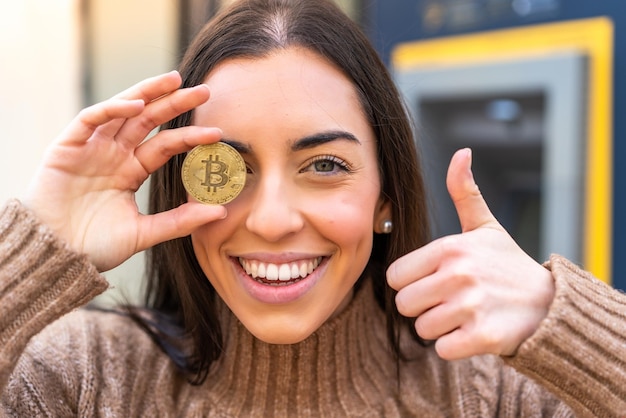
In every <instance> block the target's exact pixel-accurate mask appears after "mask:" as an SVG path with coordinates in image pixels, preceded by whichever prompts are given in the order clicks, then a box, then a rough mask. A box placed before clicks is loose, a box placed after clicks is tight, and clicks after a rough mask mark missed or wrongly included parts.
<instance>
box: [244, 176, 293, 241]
mask: <svg viewBox="0 0 626 418" xmlns="http://www.w3.org/2000/svg"><path fill="white" fill-rule="evenodd" d="M294 187H295V186H293V185H289V184H288V182H286V181H285V180H284V179H283V178H282V177H281V176H279V175H275V176H271V177H266V178H264V179H262V180H261V179H260V181H259V182H258V183H257V184H256V187H255V190H254V191H253V196H254V197H253V199H252V202H251V207H250V212H249V214H248V217H247V219H246V227H247V229H248V230H249V231H251V232H253V233H254V234H257V235H259V236H261V237H263V238H264V239H265V240H267V241H269V242H276V241H279V240H280V239H282V238H284V237H286V236H288V235H290V234H293V233H295V232H297V231H299V230H301V229H302V227H303V226H304V219H303V217H302V213H301V212H300V210H299V209H298V208H299V206H298V201H297V200H298V198H297V196H296V191H295V190H294Z"/></svg>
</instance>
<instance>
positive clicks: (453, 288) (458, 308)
mask: <svg viewBox="0 0 626 418" xmlns="http://www.w3.org/2000/svg"><path fill="white" fill-rule="evenodd" d="M447 186H448V191H449V193H450V196H451V197H452V200H453V201H454V204H455V207H456V210H457V213H458V216H459V219H460V221H461V227H462V233H461V234H458V235H452V236H447V237H443V238H440V239H437V240H435V241H433V242H431V243H430V244H428V245H426V246H424V247H422V248H420V249H418V250H416V251H413V252H411V253H409V254H407V255H405V256H403V257H401V258H400V259H398V260H396V261H395V262H394V263H393V264H392V265H391V266H390V267H389V269H388V270H387V279H388V282H389V285H390V286H391V287H392V288H394V289H396V290H398V294H397V296H396V305H397V307H398V311H399V312H400V313H401V314H403V315H405V316H408V317H417V319H416V321H415V327H416V330H417V332H418V334H419V335H420V336H421V337H422V338H424V339H429V340H437V341H436V343H435V348H436V350H437V352H438V354H439V355H440V356H441V357H442V358H444V359H449V360H452V359H459V358H465V357H470V356H473V355H480V354H487V353H492V354H498V355H505V356H506V355H513V354H515V352H516V350H517V348H518V347H519V346H520V344H521V343H522V342H524V341H525V340H526V339H527V338H528V337H530V336H531V335H532V334H533V333H534V332H535V330H536V329H537V328H538V326H539V324H540V322H541V321H542V320H543V319H544V318H545V316H546V315H547V312H548V309H549V307H550V304H551V303H552V300H553V298H554V282H553V279H552V275H551V273H550V272H549V271H548V270H547V269H545V268H544V267H543V266H541V265H540V264H538V263H537V262H535V261H534V260H533V259H532V258H531V257H530V256H528V255H527V254H526V253H525V252H524V251H523V250H522V249H521V248H520V247H519V246H518V245H517V244H516V243H515V241H514V240H513V239H512V238H511V237H510V236H509V234H508V233H507V232H506V231H505V230H504V228H503V227H502V226H501V225H500V224H499V223H498V221H497V220H496V219H495V218H494V216H493V215H492V214H491V212H490V210H489V208H488V207H487V204H486V203H485V201H484V200H483V197H482V195H481V194H480V191H479V190H478V186H477V185H476V184H475V182H474V178H473V175H472V172H471V151H470V150H469V149H464V150H460V151H457V152H456V154H455V155H454V156H453V157H452V160H451V162H450V167H449V169H448V176H447Z"/></svg>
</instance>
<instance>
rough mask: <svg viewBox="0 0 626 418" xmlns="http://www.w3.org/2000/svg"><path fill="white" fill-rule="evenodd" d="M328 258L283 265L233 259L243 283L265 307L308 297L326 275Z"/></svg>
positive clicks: (314, 258) (310, 259)
mask: <svg viewBox="0 0 626 418" xmlns="http://www.w3.org/2000/svg"><path fill="white" fill-rule="evenodd" d="M328 260H329V257H313V258H304V259H301V260H294V261H290V262H283V263H272V262H267V261H260V260H257V259H252V258H245V257H237V258H233V263H234V264H235V265H236V269H237V270H238V272H239V277H240V283H241V285H242V286H243V288H244V289H245V290H246V292H247V293H248V294H249V295H250V296H252V297H253V298H254V299H256V300H258V301H259V302H262V303H269V304H281V303H289V302H293V301H295V300H297V299H299V298H301V297H302V296H304V295H306V294H307V293H308V292H309V290H311V289H312V288H313V287H314V286H315V284H316V283H317V281H318V280H319V279H320V278H321V277H322V276H323V275H324V272H325V271H326V267H327V265H328Z"/></svg>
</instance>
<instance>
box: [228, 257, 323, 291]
mask: <svg viewBox="0 0 626 418" xmlns="http://www.w3.org/2000/svg"><path fill="white" fill-rule="evenodd" d="M321 261H322V257H317V258H312V259H309V260H300V261H294V262H291V263H282V264H274V263H265V262H262V261H258V260H247V259H244V258H241V257H240V258H239V264H241V267H243V269H244V270H245V272H246V273H247V274H248V275H249V276H250V277H252V278H253V279H255V280H256V281H258V282H260V283H263V284H272V285H286V284H292V283H295V282H298V281H300V280H302V279H304V278H306V277H307V276H308V275H309V274H311V273H312V272H313V270H315V269H316V268H317V266H319V264H320V262H321Z"/></svg>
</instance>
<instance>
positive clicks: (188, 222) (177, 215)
mask: <svg viewBox="0 0 626 418" xmlns="http://www.w3.org/2000/svg"><path fill="white" fill-rule="evenodd" d="M224 217H226V208H225V207H224V206H219V205H205V204H203V203H196V202H188V203H183V204H182V205H180V206H178V207H177V208H174V209H171V210H168V211H165V212H160V213H157V214H154V215H145V216H142V217H140V218H139V221H138V242H137V249H136V251H137V252H139V251H143V250H145V249H147V248H150V247H152V246H154V245H157V244H159V243H161V242H165V241H169V240H171V239H175V238H181V237H184V236H187V235H189V234H191V233H192V232H193V231H194V230H195V229H197V228H198V227H200V226H202V225H204V224H207V223H209V222H212V221H215V220H218V219H223V218H224Z"/></svg>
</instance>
